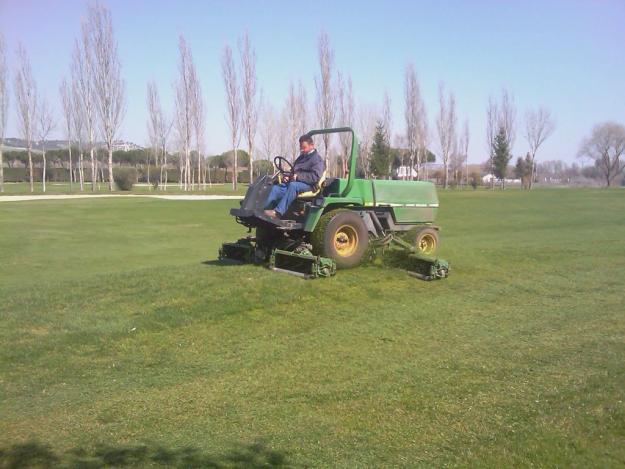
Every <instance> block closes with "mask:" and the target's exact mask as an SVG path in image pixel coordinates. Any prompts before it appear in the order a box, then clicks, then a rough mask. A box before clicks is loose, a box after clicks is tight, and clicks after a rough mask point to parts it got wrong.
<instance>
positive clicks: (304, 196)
mask: <svg viewBox="0 0 625 469" xmlns="http://www.w3.org/2000/svg"><path fill="white" fill-rule="evenodd" d="M325 181H326V172H325V171H324V172H323V174H322V175H321V179H319V182H318V183H317V184H315V187H313V190H311V191H306V192H300V193H299V194H297V198H298V199H312V198H313V197H315V196H316V195H317V194H319V192H321V189H322V188H323V183H324V182H325Z"/></svg>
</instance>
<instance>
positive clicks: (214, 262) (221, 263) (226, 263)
mask: <svg viewBox="0 0 625 469" xmlns="http://www.w3.org/2000/svg"><path fill="white" fill-rule="evenodd" d="M202 264H204V265H217V266H219V267H233V266H242V265H244V264H246V263H245V262H240V261H233V260H230V259H224V260H223V261H220V260H219V259H211V260H207V261H202Z"/></svg>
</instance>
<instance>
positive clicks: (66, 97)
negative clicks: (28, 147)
mask: <svg viewBox="0 0 625 469" xmlns="http://www.w3.org/2000/svg"><path fill="white" fill-rule="evenodd" d="M59 94H60V95H61V106H62V108H63V120H64V122H65V136H66V137H67V153H68V157H69V190H70V191H71V190H72V184H73V182H74V174H73V168H74V166H73V165H72V131H73V127H74V123H73V120H74V109H73V106H72V91H71V90H70V86H69V84H68V83H67V80H66V79H65V78H63V79H62V80H61V85H60V86H59Z"/></svg>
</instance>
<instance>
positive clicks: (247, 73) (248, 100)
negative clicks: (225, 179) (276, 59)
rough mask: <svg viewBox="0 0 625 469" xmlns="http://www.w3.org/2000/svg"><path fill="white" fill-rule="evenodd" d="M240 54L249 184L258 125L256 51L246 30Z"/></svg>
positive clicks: (243, 129)
mask: <svg viewBox="0 0 625 469" xmlns="http://www.w3.org/2000/svg"><path fill="white" fill-rule="evenodd" d="M239 54H240V56H241V86H242V90H241V91H242V93H241V94H242V97H243V122H242V129H241V130H242V131H243V133H244V134H245V137H246V140H247V153H248V155H249V160H250V162H249V172H250V184H251V183H252V181H253V179H254V171H253V164H254V156H255V155H254V139H255V138H256V130H257V127H258V100H257V97H256V51H255V50H254V49H252V46H251V44H250V37H249V34H248V33H247V31H246V32H245V34H244V35H243V38H242V39H241V40H240V41H239Z"/></svg>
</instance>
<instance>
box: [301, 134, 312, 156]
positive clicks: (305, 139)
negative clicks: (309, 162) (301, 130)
mask: <svg viewBox="0 0 625 469" xmlns="http://www.w3.org/2000/svg"><path fill="white" fill-rule="evenodd" d="M314 149H315V142H313V139H312V137H311V136H310V135H308V134H304V135H302V136H301V137H300V138H299V151H300V153H308V152H309V151H311V150H314Z"/></svg>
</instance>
